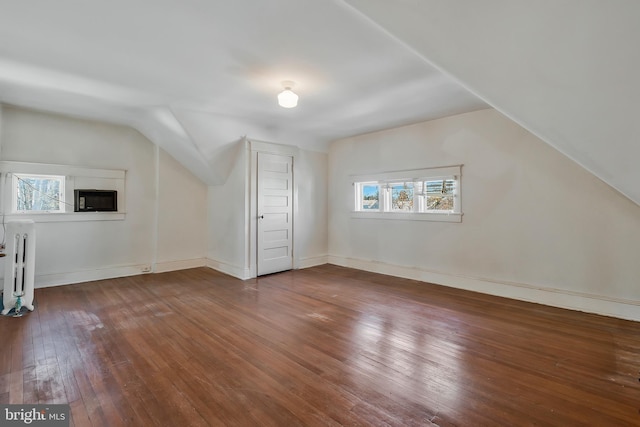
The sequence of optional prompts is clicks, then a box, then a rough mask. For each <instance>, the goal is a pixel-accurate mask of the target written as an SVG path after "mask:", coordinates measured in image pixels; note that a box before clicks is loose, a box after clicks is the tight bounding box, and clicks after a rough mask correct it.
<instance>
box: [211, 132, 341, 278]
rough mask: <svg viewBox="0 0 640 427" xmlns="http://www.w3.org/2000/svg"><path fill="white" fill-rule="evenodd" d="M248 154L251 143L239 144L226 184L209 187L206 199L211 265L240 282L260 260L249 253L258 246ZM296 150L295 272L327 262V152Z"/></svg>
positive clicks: (251, 273)
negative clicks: (252, 216)
mask: <svg viewBox="0 0 640 427" xmlns="http://www.w3.org/2000/svg"><path fill="white" fill-rule="evenodd" d="M261 144H264V143H261ZM267 145H268V144H267ZM290 148H293V147H290ZM250 150H251V147H250V143H249V142H245V141H240V142H238V143H237V146H236V152H235V155H234V156H232V157H233V159H231V163H232V167H231V172H230V174H229V177H228V178H227V181H226V182H225V183H224V184H223V185H218V186H212V187H209V201H208V212H209V213H208V222H209V247H208V251H207V257H208V258H209V259H208V260H207V265H209V266H210V267H212V268H215V269H216V270H220V271H222V272H224V273H227V274H230V275H232V276H235V277H239V278H242V279H246V278H250V277H252V276H254V275H255V265H254V266H252V263H254V264H255V262H256V259H255V256H252V254H251V253H250V252H249V251H251V250H254V249H253V248H255V245H254V244H253V243H252V242H251V239H252V238H253V237H252V231H255V230H252V227H255V225H256V222H255V220H252V219H251V218H250V212H251V207H252V206H251V204H252V201H251V199H250V194H251V185H252V184H251V179H252V174H251V156H252V152H251V151H250ZM293 151H295V152H296V153H297V154H295V159H294V165H293V175H294V187H295V188H296V189H297V192H296V196H295V197H296V204H297V210H296V211H295V214H294V220H293V226H294V242H293V246H294V248H293V250H294V268H306V267H310V266H313V265H319V264H325V263H326V262H327V246H328V233H327V218H328V211H327V154H325V153H318V152H313V151H306V150H298V149H294V150H293ZM253 155H254V156H255V152H254V153H253ZM253 208H254V209H255V203H254V204H253ZM254 218H255V216H254ZM254 255H255V254H254ZM252 267H253V268H252Z"/></svg>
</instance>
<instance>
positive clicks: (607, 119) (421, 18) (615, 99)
mask: <svg viewBox="0 0 640 427" xmlns="http://www.w3.org/2000/svg"><path fill="white" fill-rule="evenodd" d="M347 2H348V3H349V4H351V5H352V6H354V7H355V8H357V9H358V10H359V11H361V12H362V13H365V14H366V15H367V16H368V17H369V18H370V19H372V20H374V21H375V22H377V23H378V24H379V25H381V26H382V27H384V29H385V30H386V31H387V32H388V33H389V34H392V35H393V36H395V37H397V38H398V39H400V40H401V41H402V42H404V43H405V44H407V45H408V46H409V47H410V48H412V50H413V51H414V52H416V53H417V54H418V55H421V56H422V57H423V58H425V59H426V60H427V61H429V62H430V63H431V64H433V65H435V66H437V67H438V68H439V69H441V70H443V71H445V72H446V73H447V74H450V75H451V76H453V77H454V78H455V79H456V80H458V81H459V82H460V83H461V84H462V85H463V86H464V87H466V88H467V89H469V90H470V91H471V92H472V93H474V94H476V95H478V96H479V97H480V98H481V99H482V100H484V101H485V102H487V103H488V104H489V105H492V106H493V107H495V108H496V109H497V110H499V111H502V112H503V113H504V114H505V115H506V116H508V117H510V118H511V119H513V120H514V121H516V122H517V123H520V124H522V125H523V126H524V127H526V128H527V129H529V130H530V131H532V132H533V133H534V134H536V135H538V136H539V137H541V138H542V139H543V140H544V141H546V142H547V143H549V144H551V145H552V146H554V147H556V148H557V149H558V150H559V151H561V152H563V153H565V154H566V155H567V156H569V157H570V158H572V159H574V160H575V161H576V162H578V163H579V164H581V165H583V166H584V167H585V168H586V169H588V170H590V171H591V172H593V173H594V174H595V175H596V176H599V177H600V178H601V179H602V180H604V181H605V182H608V183H609V184H611V185H612V186H614V187H615V188H617V189H619V190H620V191H621V192H622V193H624V194H626V195H627V197H629V198H631V199H632V200H633V201H634V202H635V203H637V204H640V186H638V185H637V183H638V182H640V168H638V167H637V159H638V158H639V157H640V144H638V139H640V121H638V120H637V117H638V111H639V110H638V103H637V100H638V98H639V97H640V85H639V84H638V83H637V81H638V78H637V74H638V73H637V70H638V68H640V51H639V50H638V49H637V42H638V40H640V25H638V17H639V16H640V2H637V1H633V0H619V1H609V2H604V1H598V0H587V1H585V0H564V1H531V0H510V1H508V2H505V1H504V0H485V1H476V2H473V1H471V2H466V4H465V5H464V10H461V8H460V5H459V4H458V2H451V1H441V0H405V1H402V2H394V4H393V5H392V6H391V5H390V4H389V2H388V1H386V0H347ZM541 29H544V30H541Z"/></svg>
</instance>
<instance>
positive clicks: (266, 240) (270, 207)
mask: <svg viewBox="0 0 640 427" xmlns="http://www.w3.org/2000/svg"><path fill="white" fill-rule="evenodd" d="M257 178H258V203H257V205H258V230H257V231H258V242H257V249H258V276H262V275H264V274H270V273H276V272H278V271H285V270H291V269H292V268H293V253H292V246H293V235H292V231H293V227H292V222H293V157H291V156H283V155H278V154H266V153H258V177H257Z"/></svg>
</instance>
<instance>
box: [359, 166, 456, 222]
mask: <svg viewBox="0 0 640 427" xmlns="http://www.w3.org/2000/svg"><path fill="white" fill-rule="evenodd" d="M460 173H461V166H448V167H441V168H428V169H416V170H408V171H397V172H385V173H380V174H375V175H356V176H353V179H354V189H355V200H356V204H355V211H354V216H355V217H356V218H389V219H394V218H395V219H398V218H401V219H417V220H431V221H448V222H460V221H461V216H462V212H461V203H460V175H461V174H460Z"/></svg>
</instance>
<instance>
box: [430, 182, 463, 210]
mask: <svg viewBox="0 0 640 427" xmlns="http://www.w3.org/2000/svg"><path fill="white" fill-rule="evenodd" d="M425 188H426V190H427V191H426V197H427V210H428V211H452V210H453V193H454V191H455V189H456V181H455V180H453V179H441V180H438V181H426V182H425Z"/></svg>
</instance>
